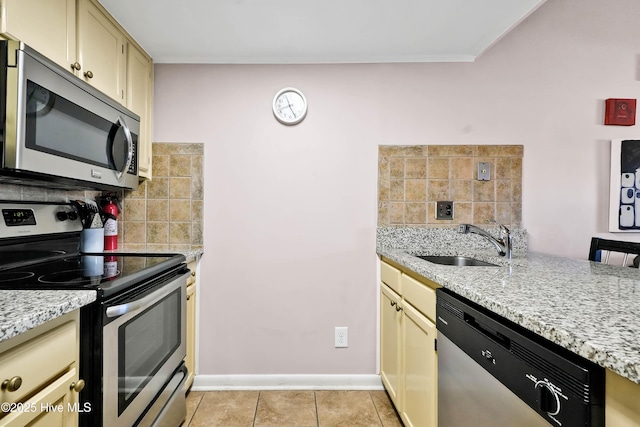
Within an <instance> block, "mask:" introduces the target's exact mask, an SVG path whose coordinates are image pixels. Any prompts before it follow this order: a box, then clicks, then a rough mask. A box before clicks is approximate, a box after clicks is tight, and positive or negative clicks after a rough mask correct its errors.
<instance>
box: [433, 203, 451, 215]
mask: <svg viewBox="0 0 640 427" xmlns="http://www.w3.org/2000/svg"><path fill="white" fill-rule="evenodd" d="M436 219H453V201H445V202H436Z"/></svg>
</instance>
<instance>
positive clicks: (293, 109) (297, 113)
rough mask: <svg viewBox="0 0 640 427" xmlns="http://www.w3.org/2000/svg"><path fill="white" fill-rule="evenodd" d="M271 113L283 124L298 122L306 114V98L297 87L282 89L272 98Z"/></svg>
mask: <svg viewBox="0 0 640 427" xmlns="http://www.w3.org/2000/svg"><path fill="white" fill-rule="evenodd" d="M273 114H274V115H275V116H276V119H278V121H280V122H281V123H284V124H285V125H295V124H297V123H300V122H301V121H302V119H304V117H305V116H306V115H307V100H306V98H305V97H304V95H303V94H302V92H300V91H299V90H298V89H294V88H285V89H282V90H281V91H279V92H278V93H277V94H276V96H275V97H274V98H273Z"/></svg>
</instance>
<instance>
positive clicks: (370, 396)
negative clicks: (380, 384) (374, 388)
mask: <svg viewBox="0 0 640 427" xmlns="http://www.w3.org/2000/svg"><path fill="white" fill-rule="evenodd" d="M369 399H371V403H372V404H373V409H374V410H375V411H376V415H377V416H378V421H380V426H381V427H384V422H383V421H382V417H381V416H380V411H378V405H376V401H375V400H373V396H372V395H371V390H369Z"/></svg>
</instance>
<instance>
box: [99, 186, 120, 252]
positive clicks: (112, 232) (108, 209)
mask: <svg viewBox="0 0 640 427" xmlns="http://www.w3.org/2000/svg"><path fill="white" fill-rule="evenodd" d="M105 201H106V202H107V203H106V204H105V205H104V206H102V212H103V213H104V216H105V218H106V221H105V222H104V249H105V250H112V249H118V206H117V205H116V204H115V203H114V202H113V199H112V198H111V197H106V198H105Z"/></svg>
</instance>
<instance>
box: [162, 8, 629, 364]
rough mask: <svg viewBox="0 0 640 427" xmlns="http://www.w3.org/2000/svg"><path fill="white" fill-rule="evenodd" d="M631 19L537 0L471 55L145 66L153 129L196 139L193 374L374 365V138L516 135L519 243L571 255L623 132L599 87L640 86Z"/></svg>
mask: <svg viewBox="0 0 640 427" xmlns="http://www.w3.org/2000/svg"><path fill="white" fill-rule="evenodd" d="M639 19H640V2H638V1H637V0H617V1H615V2H603V1H601V0H554V1H549V2H547V3H546V4H545V5H543V6H542V7H541V8H540V9H538V11H536V12H535V13H534V14H533V15H531V17H529V18H528V19H527V20H526V21H524V22H523V23H522V24H521V25H520V26H519V27H517V28H516V29H515V30H514V31H512V32H511V33H510V34H509V35H507V36H506V37H504V38H503V39H502V40H501V41H500V42H498V43H497V44H496V45H495V46H493V47H492V48H491V49H490V50H489V51H488V52H486V53H485V54H484V55H483V56H482V57H481V58H480V59H479V60H478V61H476V62H475V63H452V64H359V65H301V66H291V65H273V66H241V65H236V66H221V65H169V64H161V65H156V70H155V78H156V92H155V97H156V98H155V99H156V103H155V113H156V115H155V138H154V139H155V140H156V141H158V142H192V141H197V142H204V143H205V192H206V193H205V255H204V257H203V263H202V267H201V276H200V277H201V279H202V288H201V295H200V304H201V306H200V307H201V317H200V326H201V329H200V369H199V372H200V373H203V374H273V373H279V374H298V373H300V374H316V373H328V374H341V373H349V374H372V373H376V369H377V367H376V311H377V307H376V294H377V283H376V271H375V270H376V255H375V229H376V212H377V207H376V182H377V146H378V145H380V144H402V145H411V144H523V145H524V147H525V149H524V164H523V170H524V172H523V222H524V226H525V228H526V229H527V230H528V231H529V234H530V239H529V248H530V250H534V251H543V252H549V253H554V254H560V255H566V256H570V257H579V258H585V257H586V253H587V248H588V244H589V238H590V237H591V236H592V235H604V236H606V235H608V233H606V230H607V211H608V180H609V151H608V150H609V140H610V139H612V138H639V137H640V134H639V133H638V132H637V131H636V128H635V127H616V126H603V125H602V124H601V123H602V117H603V105H604V99H606V98H610V97H620V98H639V97H640V82H639V80H640V45H639V44H638V40H640V26H638V25H637V23H638V21H639ZM285 86H295V87H298V88H299V89H301V90H302V91H303V92H304V93H305V95H306V96H307V99H308V101H309V114H308V116H307V118H306V119H305V121H304V122H302V123H301V124H300V125H298V126H295V127H286V126H283V125H281V124H279V123H278V122H277V121H276V120H275V119H274V118H273V116H272V113H271V105H270V104H271V100H272V97H273V95H274V94H275V93H276V91H277V90H279V89H280V88H282V87H285ZM613 236H614V237H619V238H628V239H635V240H638V238H637V237H636V236H635V235H629V234H626V235H624V236H620V235H613ZM335 326H348V327H349V333H350V334H349V335H350V336H349V340H350V342H349V344H350V345H349V348H348V349H334V347H333V328H334V327H335Z"/></svg>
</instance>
